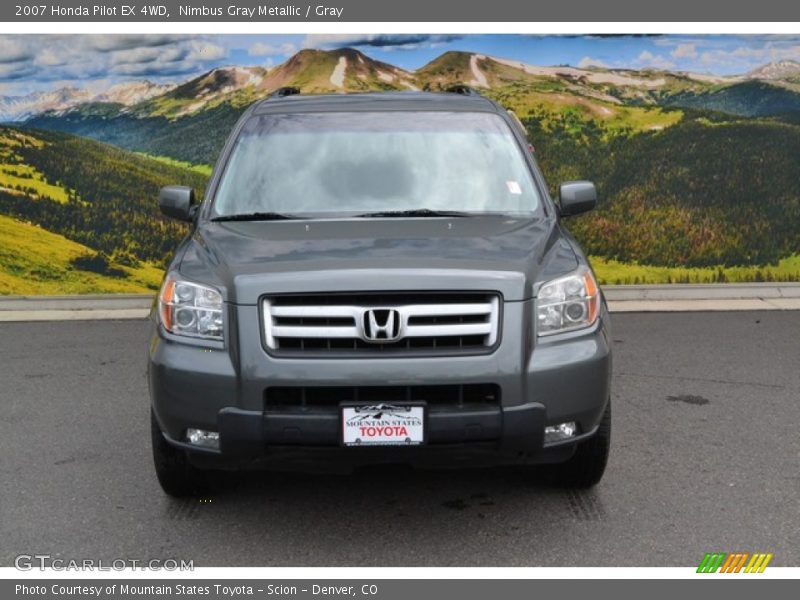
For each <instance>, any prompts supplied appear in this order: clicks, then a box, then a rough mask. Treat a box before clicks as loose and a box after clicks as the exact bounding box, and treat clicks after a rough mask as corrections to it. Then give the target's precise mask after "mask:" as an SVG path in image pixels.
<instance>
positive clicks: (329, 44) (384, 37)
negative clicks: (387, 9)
mask: <svg viewBox="0 0 800 600" xmlns="http://www.w3.org/2000/svg"><path fill="white" fill-rule="evenodd" d="M462 37H463V36H461V35H451V34H442V35H429V34H422V33H419V34H405V33H400V34H372V33H360V34H329V33H319V34H316V33H312V34H309V35H307V36H306V38H305V40H304V41H303V47H304V48H320V49H327V50H329V49H332V48H343V47H345V46H354V47H363V46H371V47H373V48H380V49H381V50H396V49H405V50H411V49H415V48H435V47H436V46H441V45H442V44H445V43H447V42H452V41H455V40H459V39H461V38H462Z"/></svg>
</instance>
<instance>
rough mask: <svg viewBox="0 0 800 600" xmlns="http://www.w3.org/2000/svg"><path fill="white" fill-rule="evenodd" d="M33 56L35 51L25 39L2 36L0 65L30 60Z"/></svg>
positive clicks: (0, 41) (0, 40)
mask: <svg viewBox="0 0 800 600" xmlns="http://www.w3.org/2000/svg"><path fill="white" fill-rule="evenodd" d="M33 56H34V52H33V49H32V48H30V47H29V46H28V44H26V43H25V38H20V37H11V36H0V64H7V63H16V62H20V61H24V60H29V59H31V58H33Z"/></svg>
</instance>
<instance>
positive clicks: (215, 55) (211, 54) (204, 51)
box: [186, 40, 228, 61]
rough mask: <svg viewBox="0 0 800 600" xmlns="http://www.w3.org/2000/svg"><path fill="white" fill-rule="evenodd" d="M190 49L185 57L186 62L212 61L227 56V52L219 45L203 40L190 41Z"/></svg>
mask: <svg viewBox="0 0 800 600" xmlns="http://www.w3.org/2000/svg"><path fill="white" fill-rule="evenodd" d="M190 48H191V51H190V52H189V55H188V56H187V57H186V58H187V59H188V60H200V61H213V60H220V59H222V58H225V57H226V56H227V55H228V51H227V50H226V49H225V48H223V47H222V46H220V45H219V44H215V43H213V42H208V41H205V40H192V41H191V43H190Z"/></svg>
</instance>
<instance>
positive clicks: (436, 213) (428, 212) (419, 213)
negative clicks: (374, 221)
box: [358, 208, 474, 219]
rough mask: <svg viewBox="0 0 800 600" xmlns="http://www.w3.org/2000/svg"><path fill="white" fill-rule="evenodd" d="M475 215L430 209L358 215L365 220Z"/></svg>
mask: <svg viewBox="0 0 800 600" xmlns="http://www.w3.org/2000/svg"><path fill="white" fill-rule="evenodd" d="M473 215H474V213H468V212H463V211H458V210H433V209H430V208H414V209H411V210H387V211H384V212H373V213H364V214H363V215H358V216H359V217H360V218H363V219H370V218H384V217H389V218H391V217H471V216H473Z"/></svg>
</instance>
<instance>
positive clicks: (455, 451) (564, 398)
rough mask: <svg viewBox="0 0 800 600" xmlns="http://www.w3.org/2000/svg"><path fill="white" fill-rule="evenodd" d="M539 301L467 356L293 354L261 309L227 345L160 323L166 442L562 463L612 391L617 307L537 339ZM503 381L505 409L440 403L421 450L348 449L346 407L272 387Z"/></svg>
mask: <svg viewBox="0 0 800 600" xmlns="http://www.w3.org/2000/svg"><path fill="white" fill-rule="evenodd" d="M532 313H533V310H532V302H531V301H523V302H506V303H505V305H504V317H503V325H502V342H501V343H500V345H499V346H498V347H497V349H496V350H495V351H494V352H492V353H491V354H485V355H476V356H458V357H426V358H374V359H367V360H352V359H305V358H304V359H282V358H276V357H272V356H270V355H269V354H267V352H266V351H265V350H264V347H263V344H262V340H261V335H260V331H259V328H258V327H257V326H254V324H257V323H258V322H259V317H258V312H257V308H256V307H255V306H238V307H236V309H235V310H231V314H230V315H229V339H228V342H227V345H226V346H222V345H220V346H219V347H217V348H209V347H206V346H202V345H197V344H187V343H185V342H184V341H182V340H177V339H176V338H175V337H174V336H171V335H170V334H169V333H167V332H165V331H164V330H163V329H162V328H160V327H159V326H157V325H156V326H155V329H154V332H153V337H152V340H151V346H150V356H149V368H148V373H149V382H150V393H151V399H152V405H153V410H154V413H155V415H156V419H157V421H158V423H159V425H160V427H161V429H162V431H163V433H164V436H165V438H166V439H167V440H168V441H169V442H171V443H172V444H173V445H175V446H177V447H181V448H184V449H186V450H187V452H189V455H190V457H191V459H192V461H193V462H195V463H196V464H199V465H203V466H209V467H221V468H239V467H247V466H251V465H253V466H258V465H264V464H266V465H268V466H272V467H286V468H307V467H309V468H313V467H314V466H320V465H322V464H326V465H327V464H330V463H334V464H335V463H341V464H343V465H346V466H352V465H358V464H369V463H380V462H395V463H396V462H403V463H406V462H407V463H414V464H424V463H434V464H437V465H438V464H443V465H447V466H455V465H458V464H468V465H479V464H511V463H534V462H560V461H563V460H566V459H567V458H569V457H570V456H571V454H572V452H573V451H574V447H575V445H576V444H577V442H579V441H580V440H582V439H585V438H587V437H589V436H591V435H592V434H593V433H594V432H595V430H596V428H597V425H598V423H599V421H600V418H601V416H602V413H603V410H604V409H605V406H606V402H607V399H608V397H609V388H610V376H611V375H610V374H611V349H610V345H609V333H608V327H609V322H608V313H607V310H606V308H605V306H603V308H602V310H601V315H600V318H599V319H598V321H597V323H596V324H595V325H594V326H593V327H592V328H590V329H588V330H585V331H581V332H573V333H567V334H562V335H558V336H553V337H550V338H547V339H539V340H537V341H536V343H535V344H534V343H533V340H532V333H531V332H532V327H531V318H532ZM485 383H491V384H493V385H496V386H497V388H498V389H499V390H500V394H499V399H498V402H497V403H496V405H487V406H480V407H475V406H447V407H442V406H438V407H433V406H431V407H430V409H429V411H428V420H427V433H428V437H427V442H426V444H425V445H422V446H414V447H407V446H403V447H384V448H343V447H341V446H340V445H339V428H340V423H339V415H338V411H337V410H335V409H334V410H327V411H317V410H300V409H298V410H290V411H286V410H272V409H270V408H268V407H267V405H266V403H265V390H266V388H268V387H271V386H279V387H291V386H318V387H336V386H364V387H369V386H387V385H390V386H411V385H417V386H418V385H469V384H485ZM565 421H575V422H576V423H577V424H578V434H579V435H578V436H577V437H576V438H572V439H570V440H568V441H566V442H562V443H559V444H554V445H546V444H545V442H544V428H545V427H546V426H547V425H550V424H556V423H562V422H565ZM189 427H193V428H199V429H205V430H211V431H218V432H219V433H220V449H219V450H205V449H200V448H197V447H194V446H190V445H188V444H186V443H185V442H184V441H183V440H184V439H185V432H186V429H187V428H189Z"/></svg>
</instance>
